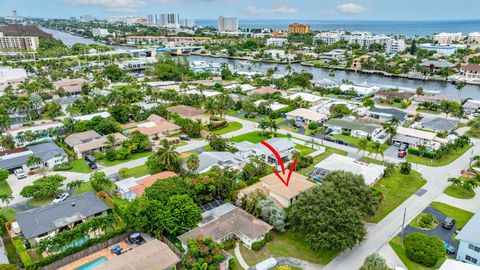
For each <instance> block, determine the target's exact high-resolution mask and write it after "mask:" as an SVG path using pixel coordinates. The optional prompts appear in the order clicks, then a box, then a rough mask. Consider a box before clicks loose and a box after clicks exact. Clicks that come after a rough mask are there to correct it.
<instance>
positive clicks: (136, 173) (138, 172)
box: [123, 164, 150, 179]
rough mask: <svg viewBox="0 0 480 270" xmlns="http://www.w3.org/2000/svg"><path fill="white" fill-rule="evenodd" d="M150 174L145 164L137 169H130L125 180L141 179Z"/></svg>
mask: <svg viewBox="0 0 480 270" xmlns="http://www.w3.org/2000/svg"><path fill="white" fill-rule="evenodd" d="M149 174H150V172H149V171H148V167H147V165H145V164H143V165H140V166H137V167H133V168H129V169H128V170H127V172H126V175H125V177H123V178H124V179H126V178H129V177H135V178H139V177H142V176H145V175H149Z"/></svg>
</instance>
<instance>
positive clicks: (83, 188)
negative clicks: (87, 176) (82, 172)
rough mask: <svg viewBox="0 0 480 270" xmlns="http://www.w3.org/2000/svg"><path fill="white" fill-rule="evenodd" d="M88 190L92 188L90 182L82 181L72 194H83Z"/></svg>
mask: <svg viewBox="0 0 480 270" xmlns="http://www.w3.org/2000/svg"><path fill="white" fill-rule="evenodd" d="M90 190H93V188H92V184H91V183H90V181H89V182H83V183H82V184H81V185H80V187H78V188H77V189H76V190H75V192H74V195H79V194H83V193H85V192H87V191H90Z"/></svg>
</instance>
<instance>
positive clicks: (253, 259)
mask: <svg viewBox="0 0 480 270" xmlns="http://www.w3.org/2000/svg"><path fill="white" fill-rule="evenodd" d="M240 251H241V253H242V257H243V258H244V259H245V261H246V262H247V264H248V265H249V266H253V265H255V264H257V263H259V262H261V261H263V260H265V259H267V258H270V257H271V256H274V257H294V258H298V259H301V260H306V261H309V262H312V263H318V264H323V265H325V264H327V263H328V262H330V261H331V260H332V259H334V258H335V256H337V254H338V251H330V250H318V251H314V250H312V249H311V248H310V247H309V245H308V243H307V242H306V241H305V237H304V236H303V235H302V234H298V233H294V232H291V231H287V232H284V233H278V232H273V240H272V241H271V242H269V243H267V244H266V245H265V246H264V247H263V248H262V249H261V250H259V251H253V250H251V249H248V248H246V247H245V246H243V245H241V249H240Z"/></svg>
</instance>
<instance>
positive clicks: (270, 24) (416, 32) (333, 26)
mask: <svg viewBox="0 0 480 270" xmlns="http://www.w3.org/2000/svg"><path fill="white" fill-rule="evenodd" d="M294 22H298V23H304V24H309V25H310V26H311V29H312V30H313V31H329V30H337V29H343V30H346V31H367V32H371V33H374V34H392V35H399V36H405V37H424V36H431V35H433V34H435V33H441V32H462V33H464V34H468V33H471V32H480V20H452V21H333V20H332V21H321V20H296V21H295V20H242V19H239V27H240V28H243V29H246V28H267V29H275V30H280V29H288V25H289V24H291V23H294ZM195 23H196V24H197V25H201V26H217V20H216V19H197V20H196V21H195Z"/></svg>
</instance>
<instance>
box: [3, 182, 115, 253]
mask: <svg viewBox="0 0 480 270" xmlns="http://www.w3.org/2000/svg"><path fill="white" fill-rule="evenodd" d="M109 209H110V208H109V207H108V206H107V205H106V204H105V203H104V202H103V201H102V200H101V199H100V198H99V197H97V195H95V193H93V192H91V191H88V192H86V193H84V194H82V195H78V196H72V197H70V198H68V199H66V200H65V201H63V202H59V203H56V204H48V205H45V206H41V207H37V208H33V209H31V210H28V211H25V212H22V213H19V214H17V215H15V219H16V221H15V222H14V223H13V224H12V231H13V232H14V233H15V234H20V235H23V237H25V239H26V240H27V241H28V242H29V243H30V244H31V245H35V244H37V243H39V241H40V240H41V239H43V238H45V237H49V236H54V235H55V234H57V233H59V232H61V231H63V230H68V229H72V228H73V227H75V226H77V225H78V224H81V223H83V222H85V221H87V220H88V219H90V218H93V217H97V216H101V215H105V214H107V211H108V210H109Z"/></svg>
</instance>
